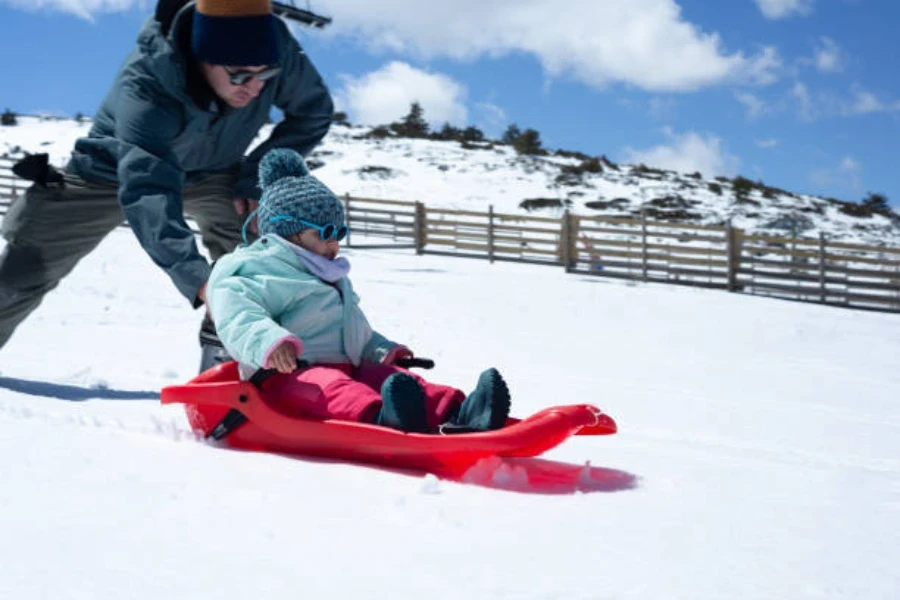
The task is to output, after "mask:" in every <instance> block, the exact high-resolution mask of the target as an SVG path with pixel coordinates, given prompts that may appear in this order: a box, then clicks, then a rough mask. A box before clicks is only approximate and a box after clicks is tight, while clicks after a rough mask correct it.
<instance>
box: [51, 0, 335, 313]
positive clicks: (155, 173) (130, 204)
mask: <svg viewBox="0 0 900 600" xmlns="http://www.w3.org/2000/svg"><path fill="white" fill-rule="evenodd" d="M193 14H194V3H193V2H190V3H188V4H187V5H186V6H185V7H184V8H183V9H182V10H181V11H180V12H178V14H177V15H176V16H175V17H174V20H173V22H172V23H171V24H167V23H160V22H158V21H156V20H155V19H154V18H153V17H151V18H150V19H148V21H147V22H146V23H145V24H144V27H143V28H142V29H141V32H140V33H139V35H138V43H137V48H136V49H135V50H134V51H133V52H132V53H131V55H130V56H129V57H128V58H127V59H126V60H125V63H124V65H123V66H122V68H121V69H120V71H119V73H118V75H117V76H116V81H115V83H114V84H113V86H112V89H111V90H110V91H109V93H108V94H107V96H106V99H105V100H104V101H103V104H102V106H101V107H100V109H99V111H98V113H97V115H96V117H95V121H94V125H93V127H92V128H91V131H90V133H89V134H88V137H85V138H81V139H79V140H78V141H77V142H76V144H75V150H74V152H73V154H72V158H71V160H70V161H69V165H68V167H67V169H68V171H69V172H71V173H74V174H76V175H78V176H80V177H82V178H83V179H86V180H88V181H109V182H117V183H118V185H119V202H120V204H121V205H122V209H123V211H124V213H125V218H126V219H127V220H128V223H129V224H130V225H131V228H132V230H133V231H134V233H135V235H136V236H137V237H138V240H139V241H140V243H141V245H142V246H143V248H144V250H146V251H147V253H148V254H149V255H150V257H151V258H152V259H153V261H154V262H155V263H156V264H157V265H159V266H160V267H161V268H162V269H164V270H165V271H166V273H168V275H169V276H170V277H171V278H172V281H173V282H174V283H175V285H176V287H177V288H178V290H179V291H180V292H181V293H182V294H183V295H184V296H185V297H187V298H188V299H189V300H190V301H191V302H193V303H194V305H195V306H196V305H198V301H197V292H198V290H199V289H200V287H201V286H202V285H203V284H204V283H205V282H206V280H207V278H208V277H209V273H210V266H209V264H208V262H207V261H206V259H205V258H203V257H202V256H201V255H200V253H199V251H198V249H197V244H196V242H195V241H194V235H193V234H192V232H191V230H190V228H189V227H188V226H187V224H186V223H185V219H184V214H183V212H182V196H181V194H182V188H183V186H184V184H185V183H186V182H190V181H192V180H196V179H198V178H200V177H202V176H203V175H204V174H205V173H212V172H217V171H219V172H220V171H227V170H231V169H234V168H236V167H239V169H240V175H239V178H238V181H237V185H236V187H235V190H234V198H253V199H258V198H259V195H260V190H259V188H258V185H257V167H258V164H259V160H260V158H261V157H262V155H263V154H265V152H266V151H267V150H269V149H270V148H274V147H279V148H281V147H283V148H292V149H294V150H296V151H298V152H300V153H301V154H303V155H304V156H305V155H307V154H308V153H309V152H310V151H311V150H312V149H313V147H315V145H316V144H318V143H319V141H321V139H322V138H323V137H324V136H325V134H326V133H327V132H328V128H329V126H330V124H331V118H332V113H333V110H334V105H333V103H332V100H331V96H330V94H329V92H328V89H327V88H326V86H325V83H324V82H323V81H322V78H321V76H320V75H319V73H318V72H317V71H316V69H315V67H314V66H313V65H312V63H311V62H310V61H309V59H308V58H307V57H306V54H305V53H304V52H303V50H302V49H301V48H300V45H299V44H298V43H297V41H296V40H295V39H294V37H293V36H292V35H291V33H290V32H289V31H288V28H287V26H286V25H285V24H284V23H283V22H282V21H280V20H279V21H278V23H279V26H278V35H279V46H280V49H281V66H282V71H281V73H280V74H279V75H278V76H277V77H276V78H274V79H270V80H269V81H268V82H267V83H266V85H265V87H264V88H263V90H262V92H261V93H260V95H259V96H258V97H257V98H255V99H254V100H253V101H252V102H251V103H250V104H249V105H248V106H246V107H244V108H241V109H234V108H230V107H227V106H225V105H224V104H223V103H221V102H219V101H218V100H217V99H216V96H215V95H214V93H213V92H212V90H211V89H210V88H209V87H208V86H207V85H206V83H205V80H203V76H202V75H201V73H200V71H199V69H198V67H197V65H196V64H195V61H194V60H193V59H192V58H191V55H190V49H189V48H190V42H189V40H190V31H191V23H192V20H193ZM169 25H170V26H169ZM235 43H241V41H240V40H235ZM273 106H275V107H277V108H279V109H281V110H282V112H283V113H284V119H283V120H282V121H281V122H279V123H278V125H277V126H276V127H275V129H274V130H273V132H272V135H271V136H270V138H269V139H268V140H267V141H265V142H264V143H263V144H261V145H260V146H259V147H257V148H255V149H254V150H253V152H252V153H250V154H249V155H247V156H245V152H246V150H247V148H248V147H249V146H250V144H251V143H252V142H253V140H254V138H255V137H256V135H257V134H258V132H259V129H260V128H261V127H262V126H263V125H264V124H265V123H266V122H267V121H268V119H269V113H270V110H271V109H272V107H273Z"/></svg>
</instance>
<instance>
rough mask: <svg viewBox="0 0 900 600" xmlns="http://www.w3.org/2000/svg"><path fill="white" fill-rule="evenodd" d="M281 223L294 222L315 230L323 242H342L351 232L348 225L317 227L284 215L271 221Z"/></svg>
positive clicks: (270, 220)
mask: <svg viewBox="0 0 900 600" xmlns="http://www.w3.org/2000/svg"><path fill="white" fill-rule="evenodd" d="M279 221H294V222H295V223H300V224H301V225H303V226H304V227H309V228H310V229H315V230H316V231H318V232H319V239H320V240H322V241H323V242H327V241H330V240H336V241H338V242H340V241H341V240H342V239H344V238H345V237H347V234H348V233H349V232H350V229H348V228H347V226H346V225H333V224H331V223H329V224H328V225H316V224H315V223H310V222H309V221H304V220H303V219H297V218H295V217H288V216H284V215H279V216H277V217H272V218H271V219H269V222H270V223H272V224H275V223H278V222H279Z"/></svg>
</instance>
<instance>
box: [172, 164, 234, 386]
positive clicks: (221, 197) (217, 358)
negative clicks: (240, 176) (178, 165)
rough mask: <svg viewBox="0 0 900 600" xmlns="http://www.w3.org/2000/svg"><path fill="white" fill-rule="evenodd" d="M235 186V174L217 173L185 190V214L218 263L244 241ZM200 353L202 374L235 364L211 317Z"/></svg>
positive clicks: (204, 324)
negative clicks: (231, 362) (212, 368)
mask: <svg viewBox="0 0 900 600" xmlns="http://www.w3.org/2000/svg"><path fill="white" fill-rule="evenodd" d="M235 182H236V177H235V175H234V174H231V173H216V174H213V175H208V176H207V177H204V178H203V179H202V180H200V181H198V182H197V183H193V184H191V185H188V186H185V189H184V212H185V214H187V215H189V216H190V217H191V218H193V219H194V221H196V223H197V227H198V228H199V229H200V237H201V239H202V240H203V245H204V246H205V247H206V249H207V251H208V252H209V255H210V257H211V258H212V259H213V260H214V261H215V260H218V259H219V257H221V256H223V255H225V254H228V253H229V252H231V251H232V250H234V249H235V248H236V247H237V246H238V244H240V243H241V241H242V240H241V227H242V226H243V223H244V218H243V217H242V216H241V215H238V214H237V212H236V211H235V210H234V204H233V200H234V184H235ZM200 352H201V356H200V371H201V372H203V371H205V370H207V369H209V368H210V367H213V366H215V365H217V364H220V363H223V362H227V361H229V360H231V356H229V354H228V352H227V351H226V350H225V348H224V347H223V346H222V342H221V341H220V340H219V336H218V335H217V334H216V327H215V325H214V324H213V322H212V319H210V318H209V313H206V315H204V318H203V322H202V323H201V325H200Z"/></svg>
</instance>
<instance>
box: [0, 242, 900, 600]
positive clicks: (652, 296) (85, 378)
mask: <svg viewBox="0 0 900 600" xmlns="http://www.w3.org/2000/svg"><path fill="white" fill-rule="evenodd" d="M346 255H347V256H348V257H349V259H350V260H351V262H352V263H353V277H354V282H355V284H356V288H357V291H358V292H359V294H360V296H361V297H362V303H363V306H364V308H365V309H366V312H367V315H368V316H369V318H370V320H371V321H372V323H373V324H374V325H375V326H376V327H377V328H378V329H379V330H381V331H382V332H384V333H385V334H387V335H389V336H391V337H393V338H394V339H398V340H402V341H404V342H406V343H408V344H409V345H410V346H411V347H412V348H414V349H415V350H416V351H417V352H418V353H420V354H421V355H425V356H431V357H433V358H434V359H436V361H437V367H436V369H435V370H434V371H433V372H430V373H429V374H428V375H429V376H430V377H432V378H433V379H435V380H437V381H442V382H447V383H451V384H455V385H458V386H461V387H463V388H469V387H470V386H471V385H472V384H473V382H474V380H475V377H476V375H477V373H478V371H480V370H481V369H482V368H484V367H486V366H488V365H495V366H497V367H498V368H499V369H500V370H501V371H502V372H503V373H504V374H505V376H506V378H507V380H508V381H509V384H510V388H511V390H512V393H513V397H514V412H515V413H516V414H518V415H526V414H530V413H532V412H535V411H537V410H539V409H541V408H544V407H546V406H548V405H551V404H557V403H574V402H579V403H580V402H590V403H594V404H597V405H598V406H601V407H602V408H604V409H605V410H606V411H607V412H608V413H610V414H611V415H613V416H614V417H615V418H616V420H617V421H618V423H619V427H620V431H619V433H618V434H617V435H615V436H609V437H602V438H575V439H572V440H570V441H568V442H566V443H565V444H563V445H562V446H561V447H559V448H557V449H555V450H553V451H552V452H550V453H549V454H547V455H546V456H545V457H543V458H542V459H538V460H523V461H508V462H504V463H500V462H497V461H488V462H487V463H485V464H481V465H478V466H477V467H475V468H474V469H473V470H472V471H470V472H469V473H468V474H466V476H464V477H463V478H462V482H457V481H448V480H439V479H437V478H436V477H434V476H433V475H430V474H425V473H399V472H394V471H389V470H384V469H378V468H371V467H363V466H356V465H348V464H342V463H336V462H329V461H322V460H305V459H296V458H289V457H285V456H274V455H261V454H252V453H243V452H236V451H228V450H224V449H220V448H216V447H214V446H212V445H210V444H207V443H204V442H202V441H199V440H197V439H195V438H194V437H193V435H191V432H190V431H189V429H188V426H187V422H186V419H185V417H184V414H183V411H182V410H181V408H180V407H163V406H161V405H160V404H159V401H158V391H159V390H160V388H162V387H163V386H165V385H169V384H173V383H180V382H183V381H185V380H186V379H188V378H190V377H191V376H193V375H194V374H195V369H196V366H197V364H198V361H199V351H198V347H197V345H196V332H197V327H198V325H199V321H200V317H201V315H200V313H198V312H192V311H191V310H190V309H189V308H188V306H187V305H186V303H185V302H184V300H183V299H182V298H181V297H180V296H179V295H178V293H177V292H176V291H175V289H174V287H173V286H172V285H171V284H170V283H169V282H168V280H167V279H166V278H165V276H164V275H163V274H162V272H161V271H159V270H158V269H157V268H155V267H154V266H153V265H152V263H151V262H150V260H149V259H148V258H147V256H146V255H145V254H144V253H143V252H142V251H141V249H140V248H139V247H138V245H137V242H136V241H135V239H134V236H133V235H132V234H131V232H130V231H128V230H127V229H124V228H121V229H118V230H117V231H115V232H114V233H113V234H111V235H110V236H109V237H108V238H107V239H106V240H105V241H104V242H103V243H102V244H101V245H100V247H99V248H98V249H97V251H96V252H94V253H93V254H91V255H90V256H89V257H88V258H87V259H85V260H84V261H83V262H82V263H81V264H80V265H79V266H78V267H77V268H76V270H75V271H74V272H73V274H72V275H71V276H70V277H69V278H67V279H66V280H65V281H64V282H63V284H62V285H61V286H60V288H59V289H58V290H56V291H54V292H53V293H51V294H50V295H49V296H48V298H47V300H46V301H45V302H44V304H43V305H42V306H41V307H40V308H39V309H38V311H37V312H36V313H35V314H34V315H33V316H32V318H31V319H29V320H28V321H27V322H26V323H25V324H24V325H22V327H21V328H20V329H19V330H18V331H17V333H16V335H15V336H14V337H13V339H12V340H11V342H10V343H9V344H8V345H7V346H6V347H5V348H3V349H2V350H0V457H2V458H0V565H2V566H0V598H4V599H5V598H10V599H16V600H43V599H46V598H54V599H62V598H65V599H67V600H87V599H91V600H95V599H98V598H128V599H129V600H162V599H166V600H181V599H184V600H197V599H207V598H208V599H216V600H229V599H246V598H257V597H260V598H265V599H266V600H282V599H285V600H287V599H290V600H296V599H297V598H365V599H382V598H383V599H390V600H407V599H408V600H422V599H423V598H429V599H457V598H472V599H475V598H478V599H504V600H512V599H516V600H549V599H551V598H552V599H558V600H599V599H616V600H659V599H662V598H665V599H673V600H674V599H685V600H720V599H728V600H742V599H754V600H756V599H760V600H761V599H765V600H773V599H783V600H822V599H831V600H838V599H847V600H859V599H865V600H889V599H892V598H895V597H896V593H897V590H898V589H900V575H898V570H897V567H896V565H897V564H898V562H900V544H898V543H897V540H898V539H900V458H898V457H900V419H898V412H897V399H898V398H900V374H898V371H897V369H896V362H897V357H898V356H900V315H889V314H878V313H863V312H855V311H847V310H843V309H837V308H829V307H822V306H815V305H809V304H799V303H789V302H776V301H772V300H769V299H764V298H755V297H749V296H742V295H735V294H728V293H726V292H721V291H706V290H697V289H691V288H684V287H678V286H665V285H657V284H633V283H626V282H620V281H615V280H608V279H598V278H592V277H579V276H573V275H566V274H565V273H563V271H562V270H561V269H559V270H557V269H537V268H534V267H531V266H528V265H516V264H508V263H507V264H499V263H498V264H493V265H491V264H489V263H487V262H485V261H465V260H459V259H454V258H445V257H436V256H416V255H415V254H413V253H412V252H411V251H400V250H393V251H387V250H382V251H361V250H349V251H347V252H346ZM587 463H589V464H587ZM548 476H550V477H551V479H550V480H549V481H548V479H547V477H548Z"/></svg>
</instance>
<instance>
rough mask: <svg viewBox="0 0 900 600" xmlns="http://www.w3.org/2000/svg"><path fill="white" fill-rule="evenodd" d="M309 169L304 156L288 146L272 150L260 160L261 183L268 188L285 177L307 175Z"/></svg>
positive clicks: (261, 185)
mask: <svg viewBox="0 0 900 600" xmlns="http://www.w3.org/2000/svg"><path fill="white" fill-rule="evenodd" d="M307 175H309V169H308V168H307V167H306V162H305V161H304V160H303V157H302V156H300V154H299V153H298V152H296V151H294V150H290V149H288V148H275V149H274V150H270V151H269V152H267V153H266V155H265V156H263V158H262V160H261V161H259V185H260V187H262V188H267V187H269V186H270V185H272V184H273V183H275V182H276V181H278V180H279V179H281V178H283V177H305V176H307Z"/></svg>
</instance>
